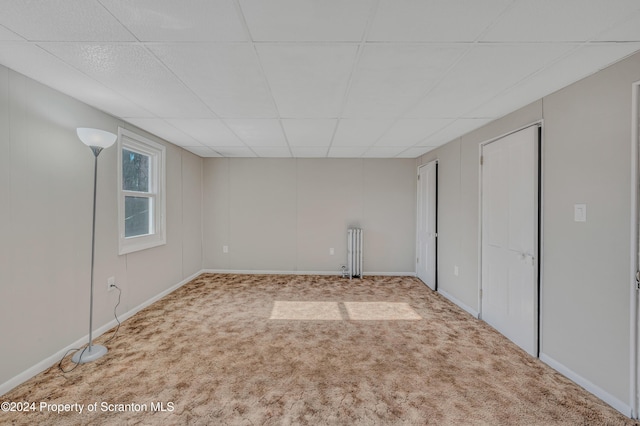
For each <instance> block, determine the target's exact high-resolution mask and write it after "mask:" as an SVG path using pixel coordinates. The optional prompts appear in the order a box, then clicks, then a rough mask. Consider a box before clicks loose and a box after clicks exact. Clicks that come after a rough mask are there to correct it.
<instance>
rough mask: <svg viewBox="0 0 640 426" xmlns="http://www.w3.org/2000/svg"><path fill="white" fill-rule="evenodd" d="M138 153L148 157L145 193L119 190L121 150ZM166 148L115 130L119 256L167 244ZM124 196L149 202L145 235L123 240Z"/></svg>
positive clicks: (132, 133)
mask: <svg viewBox="0 0 640 426" xmlns="http://www.w3.org/2000/svg"><path fill="white" fill-rule="evenodd" d="M123 149H127V150H129V151H134V152H138V153H141V154H144V155H148V156H149V157H150V164H149V167H150V172H151V173H150V179H149V193H139V192H135V191H125V190H123V189H122V150H123ZM165 170H166V147H165V146H164V145H160V144H159V143H156V142H153V141H152V140H149V139H147V138H145V137H143V136H140V135H138V134H136V133H134V132H132V131H130V130H127V129H123V128H121V127H119V128H118V254H120V255H123V254H127V253H133V252H135V251H139V250H145V249H148V248H151V247H157V246H160V245H163V244H166V243H167V232H166V220H165V212H166V197H165V188H166V182H165V181H166V179H165ZM125 196H136V197H146V198H149V199H151V218H150V220H151V228H152V231H151V232H150V233H149V234H146V235H138V236H134V237H128V238H127V237H125V210H124V201H125Z"/></svg>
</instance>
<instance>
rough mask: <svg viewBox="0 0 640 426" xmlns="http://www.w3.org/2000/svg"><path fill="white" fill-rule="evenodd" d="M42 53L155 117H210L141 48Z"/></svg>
mask: <svg viewBox="0 0 640 426" xmlns="http://www.w3.org/2000/svg"><path fill="white" fill-rule="evenodd" d="M41 47H43V48H44V49H45V50H47V51H49V52H51V53H52V54H53V55H55V56H57V57H58V58H60V59H62V60H63V61H65V62H67V63H68V64H70V65H71V66H73V67H74V68H76V69H77V70H79V71H81V72H83V73H84V74H86V75H88V76H90V77H92V78H94V79H95V80H97V81H99V82H100V83H102V84H104V85H105V86H107V87H108V88H110V89H112V90H114V91H115V92H117V93H120V94H123V95H125V96H126V97H127V98H129V99H131V100H132V101H133V102H135V103H136V104H138V105H140V106H142V107H143V108H145V109H146V110H148V111H150V112H152V113H154V114H155V115H156V116H158V117H163V118H167V117H174V118H180V117H198V118H204V117H210V116H211V112H210V111H209V109H208V108H207V107H206V106H205V105H204V104H203V103H202V101H200V100H199V99H198V98H197V97H196V96H195V95H194V94H193V93H191V92H190V91H189V90H188V89H187V88H186V87H184V85H183V84H182V83H181V82H180V81H179V80H178V79H177V78H176V77H175V76H174V75H173V74H172V73H171V72H169V71H168V70H167V69H166V68H165V67H164V65H162V64H161V63H160V62H159V61H158V60H157V59H156V58H155V56H153V55H152V54H150V53H149V52H148V51H147V50H146V49H145V48H144V47H143V46H139V45H121V44H94V43H89V44H86V43H45V44H43V45H41Z"/></svg>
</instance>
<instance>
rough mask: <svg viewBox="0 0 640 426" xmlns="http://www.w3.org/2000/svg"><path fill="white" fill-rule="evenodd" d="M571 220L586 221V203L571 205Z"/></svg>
mask: <svg viewBox="0 0 640 426" xmlns="http://www.w3.org/2000/svg"><path fill="white" fill-rule="evenodd" d="M573 220H574V221H575V222H586V221H587V205H586V204H575V205H574V206H573Z"/></svg>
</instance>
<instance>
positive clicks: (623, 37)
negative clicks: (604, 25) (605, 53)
mask: <svg viewBox="0 0 640 426" xmlns="http://www.w3.org/2000/svg"><path fill="white" fill-rule="evenodd" d="M594 40H597V41H640V13H636V14H635V15H630V16H629V17H628V18H627V19H626V20H624V21H622V22H620V23H618V24H617V25H614V26H613V27H612V28H608V29H606V30H605V31H603V32H602V33H600V34H598V35H597V36H596V37H595V39H594Z"/></svg>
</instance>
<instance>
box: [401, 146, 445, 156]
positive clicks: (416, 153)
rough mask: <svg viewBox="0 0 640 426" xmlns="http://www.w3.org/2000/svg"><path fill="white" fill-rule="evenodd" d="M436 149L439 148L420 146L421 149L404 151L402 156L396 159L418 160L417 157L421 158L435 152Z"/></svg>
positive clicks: (415, 148) (414, 148)
mask: <svg viewBox="0 0 640 426" xmlns="http://www.w3.org/2000/svg"><path fill="white" fill-rule="evenodd" d="M436 148H437V147H435V146H420V147H413V148H408V149H406V150H404V151H402V152H401V153H400V154H398V155H397V156H396V158H417V157H420V156H421V155H424V154H426V153H427V152H429V151H433V150H434V149H436Z"/></svg>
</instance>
